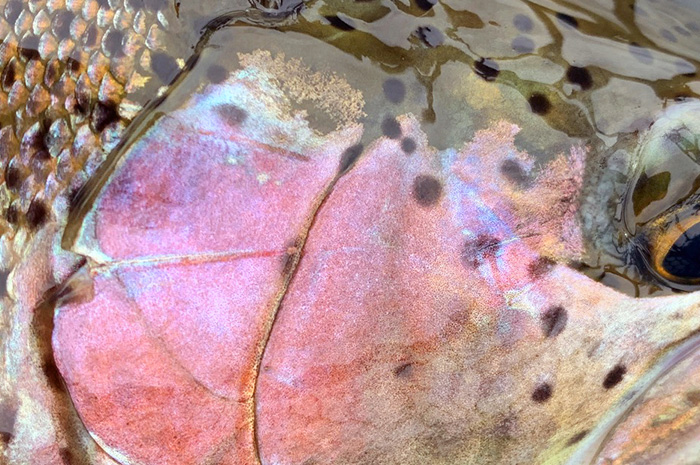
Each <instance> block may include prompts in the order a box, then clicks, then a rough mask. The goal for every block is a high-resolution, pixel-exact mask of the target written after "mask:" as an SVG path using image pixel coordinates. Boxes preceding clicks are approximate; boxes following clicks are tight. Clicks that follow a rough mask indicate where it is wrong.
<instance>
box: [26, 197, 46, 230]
mask: <svg viewBox="0 0 700 465" xmlns="http://www.w3.org/2000/svg"><path fill="white" fill-rule="evenodd" d="M48 219H49V210H48V208H47V207H46V204H45V203H44V202H42V201H41V200H34V201H32V203H31V204H30V205H29V208H28V209H27V224H28V225H29V228H30V229H31V230H36V229H39V228H40V227H41V226H43V225H44V224H45V223H46V221H47V220H48Z"/></svg>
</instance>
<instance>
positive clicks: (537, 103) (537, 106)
mask: <svg viewBox="0 0 700 465" xmlns="http://www.w3.org/2000/svg"><path fill="white" fill-rule="evenodd" d="M527 101H528V103H529V104H530V109H531V110H532V112H533V113H535V114H536V115H546V114H547V113H549V110H551V108H552V104H551V103H550V102H549V99H548V98H547V96H546V95H543V94H539V93H534V94H532V95H531V96H530V98H529V99H528V100H527Z"/></svg>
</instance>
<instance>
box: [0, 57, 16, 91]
mask: <svg viewBox="0 0 700 465" xmlns="http://www.w3.org/2000/svg"><path fill="white" fill-rule="evenodd" d="M16 79H17V68H16V65H15V62H14V61H11V62H9V63H8V64H7V65H6V66H5V69H3V70H2V86H3V88H4V89H5V90H9V89H10V87H12V84H14V83H15V80H16Z"/></svg>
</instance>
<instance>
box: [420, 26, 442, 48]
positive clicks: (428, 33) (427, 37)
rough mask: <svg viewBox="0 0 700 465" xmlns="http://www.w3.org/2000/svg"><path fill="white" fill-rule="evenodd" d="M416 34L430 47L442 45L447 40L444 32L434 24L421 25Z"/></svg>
mask: <svg viewBox="0 0 700 465" xmlns="http://www.w3.org/2000/svg"><path fill="white" fill-rule="evenodd" d="M416 36H418V38H419V39H420V40H421V41H422V42H423V43H424V44H425V45H427V46H428V47H433V48H434V47H437V46H439V45H442V43H443V42H444V41H445V37H444V36H443V35H442V32H440V30H439V29H438V28H436V27H433V26H420V27H419V28H418V29H416Z"/></svg>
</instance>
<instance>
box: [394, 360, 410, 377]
mask: <svg viewBox="0 0 700 465" xmlns="http://www.w3.org/2000/svg"><path fill="white" fill-rule="evenodd" d="M412 373H413V364H412V363H402V364H401V365H399V366H397V367H396V368H394V375H395V376H396V377H397V378H408V377H410V376H411V374H412Z"/></svg>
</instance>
